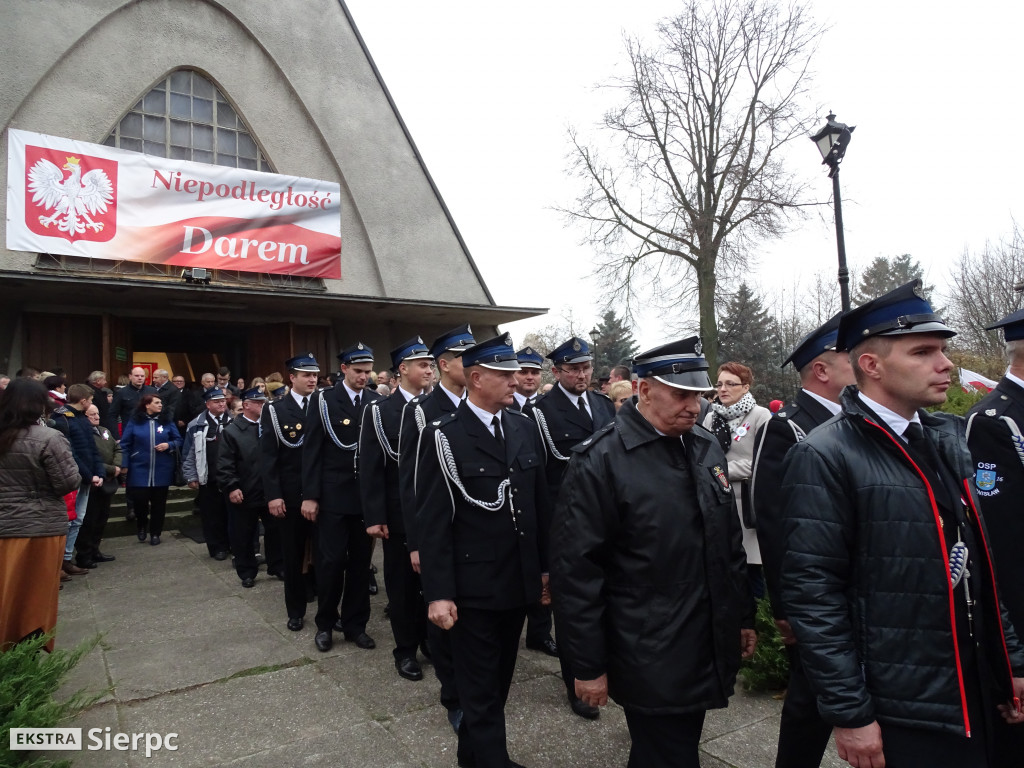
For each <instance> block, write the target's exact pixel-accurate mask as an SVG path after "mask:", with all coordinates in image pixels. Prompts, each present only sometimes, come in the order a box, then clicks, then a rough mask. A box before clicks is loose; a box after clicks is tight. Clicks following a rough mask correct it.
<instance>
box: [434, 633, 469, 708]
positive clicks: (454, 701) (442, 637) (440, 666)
mask: <svg viewBox="0 0 1024 768" xmlns="http://www.w3.org/2000/svg"><path fill="white" fill-rule="evenodd" d="M427 646H428V647H429V648H430V663H431V664H432V665H433V666H434V674H435V675H436V676H437V681H438V682H439V683H440V684H441V703H442V704H443V705H444V708H445V709H447V710H448V711H451V710H453V709H459V708H460V707H461V706H462V704H461V703H460V702H459V686H458V684H457V683H456V682H455V659H453V658H452V633H451V632H448V631H447V630H444V629H441V628H440V627H439V626H437V624H435V623H434V622H432V621H428V622H427Z"/></svg>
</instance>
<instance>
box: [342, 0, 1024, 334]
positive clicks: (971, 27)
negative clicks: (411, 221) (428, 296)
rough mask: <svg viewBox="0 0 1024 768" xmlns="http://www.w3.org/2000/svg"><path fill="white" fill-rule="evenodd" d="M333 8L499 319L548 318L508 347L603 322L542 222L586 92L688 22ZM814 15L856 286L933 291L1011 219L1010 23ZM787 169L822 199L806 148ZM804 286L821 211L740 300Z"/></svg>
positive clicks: (815, 160) (563, 11) (855, 7)
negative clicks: (561, 327)
mask: <svg viewBox="0 0 1024 768" xmlns="http://www.w3.org/2000/svg"><path fill="white" fill-rule="evenodd" d="M347 4H348V6H349V9H350V10H351V12H352V15H353V16H354V18H355V21H356V24H357V26H358V28H359V31H360V32H361V33H362V35H363V37H364V39H365V40H366V43H367V45H368V47H369V49H370V52H371V54H372V55H373V58H374V60H375V62H376V63H377V66H378V68H379V69H380V71H381V74H382V75H383V77H384V80H385V82H386V83H387V85H388V88H389V89H390V91H391V93H392V96H393V97H394V99H395V102H396V104H397V106H398V109H399V112H400V113H401V114H402V117H403V118H404V120H405V121H406V124H407V125H408V127H409V129H410V131H411V133H412V135H413V138H414V140H415V142H416V144H417V146H418V147H419V150H420V152H421V154H422V155H423V158H424V160H425V162H426V164H427V167H428V168H429V170H430V172H431V174H432V175H433V177H434V180H435V181H436V183H437V185H438V188H439V189H440V191H441V194H442V196H443V197H444V199H445V202H446V203H447V204H448V206H449V208H450V210H451V212H452V215H453V217H454V219H455V221H456V223H457V225H458V227H459V229H460V230H461V232H462V234H463V236H464V238H465V240H466V242H467V244H468V246H469V249H470V252H471V253H472V255H473V258H474V260H475V261H476V263H477V264H478V265H479V267H480V269H481V271H482V273H483V275H484V279H485V280H486V281H487V284H488V286H489V288H490V290H491V292H492V294H493V296H494V298H495V300H496V301H497V302H498V303H499V304H503V305H513V306H536V307H550V308H551V310H552V317H547V318H541V319H539V320H528V321H522V322H520V323H515V324H512V325H510V326H509V330H511V331H512V333H513V335H514V336H515V337H516V341H517V342H519V341H520V340H521V339H522V336H523V334H524V333H525V332H526V331H528V330H531V329H533V328H534V327H539V326H543V325H548V324H551V323H552V322H557V321H559V320H560V317H559V316H560V315H561V314H563V313H564V312H565V311H567V310H570V309H571V310H572V312H573V316H574V319H575V320H576V322H577V323H578V324H579V327H580V328H581V329H588V328H590V327H592V325H593V323H594V322H595V321H596V320H597V319H598V318H599V315H600V311H601V310H602V309H603V306H602V305H601V301H600V294H599V291H598V290H597V287H596V284H595V283H594V282H593V280H592V279H590V275H591V273H592V269H593V263H594V259H593V251H592V250H591V248H590V247H589V246H584V245H580V241H581V238H582V236H583V230H581V229H580V228H578V227H576V226H573V225H569V226H567V225H566V223H565V221H564V220H563V218H562V217H561V215H560V214H558V213H557V212H555V211H554V210H552V208H554V207H556V206H567V205H569V204H570V203H571V201H572V199H573V196H574V193H575V191H576V187H575V185H574V182H573V181H572V180H571V179H569V178H568V176H567V174H566V167H567V159H566V157H567V153H568V151H569V145H568V140H567V128H568V127H569V126H576V127H578V128H580V129H582V130H584V131H589V130H591V129H593V127H594V126H595V124H596V123H597V122H598V121H599V120H600V118H601V116H602V114H603V112H604V111H605V109H607V108H608V107H610V106H612V105H613V104H614V101H613V100H612V95H611V94H609V93H608V92H607V91H603V90H601V89H598V88H595V86H597V85H599V84H601V83H603V82H607V81H608V80H609V78H610V77H612V76H614V75H615V74H616V73H618V72H621V71H622V67H623V65H624V63H625V53H624V48H623V43H622V38H623V34H624V33H627V34H631V35H642V36H647V37H648V38H650V36H651V35H652V33H653V30H654V27H655V24H656V23H657V21H658V20H659V19H661V18H664V17H666V16H669V15H672V14H673V13H675V12H676V11H677V10H678V9H679V8H680V7H681V5H682V4H681V3H680V2H678V0H676V1H675V2H673V1H671V0H633V1H632V2H630V3H622V2H621V1H619V0H617V1H616V2H611V1H610V0H555V1H552V0H548V1H547V2H535V1H533V0H528V1H526V2H520V3H518V4H514V5H509V4H505V3H502V4H499V3H482V2H479V0H475V1H474V2H470V1H469V0H443V1H439V2H432V3H424V2H422V0H347ZM811 7H812V9H813V11H814V14H815V18H816V19H817V20H818V21H821V22H823V23H825V24H827V25H829V27H830V29H829V31H828V32H827V33H826V35H825V36H824V38H823V39H822V43H821V46H820V49H819V52H818V54H817V57H816V58H815V60H814V69H815V76H814V81H813V85H812V96H813V103H814V104H816V105H820V113H819V116H820V121H819V122H820V123H824V118H825V116H826V115H827V114H828V110H829V109H830V108H831V109H832V110H834V111H835V113H836V114H837V117H838V119H839V120H840V121H842V122H846V123H848V124H851V125H856V126H857V130H856V132H855V134H854V137H853V140H852V142H851V145H850V148H849V151H848V153H847V156H846V160H845V162H844V163H843V166H842V175H841V181H842V194H843V216H844V220H845V225H846V246H847V253H848V258H849V260H850V263H851V266H852V267H853V268H854V269H856V267H858V266H860V265H866V264H867V263H869V262H870V261H871V259H873V258H874V257H875V256H892V255H898V254H901V253H910V254H911V255H912V256H913V257H914V258H916V259H919V260H920V261H921V263H922V264H923V265H924V266H925V269H926V278H927V279H928V281H929V282H934V283H936V284H937V285H938V286H939V287H940V289H944V288H945V285H946V283H947V281H948V275H949V271H950V267H951V265H952V263H953V261H954V260H955V259H956V258H957V257H958V256H959V255H960V254H961V253H962V252H963V251H964V249H965V248H970V249H972V250H973V249H977V248H980V247H981V246H982V245H983V244H984V242H985V241H986V239H993V240H995V239H998V238H1000V237H1002V236H1004V235H1005V234H1007V233H1008V232H1009V231H1010V229H1011V227H1012V217H1013V216H1014V215H1018V216H1020V215H1022V212H1024V205H1022V192H1021V188H1020V179H1021V178H1022V177H1024V173H1022V172H1024V159H1022V153H1021V152H1019V151H1018V150H1017V147H1016V143H1017V138H1018V137H1017V135H1016V132H1017V131H1018V130H1020V126H1021V125H1022V119H1021V118H1022V117H1024V105H1022V99H1021V97H1020V92H1019V88H1016V87H1015V88H1010V87H1009V86H1010V85H1011V84H1012V83H1013V82H1015V81H1016V77H1017V74H1018V71H1019V70H1020V68H1021V63H1020V42H1019V34H1020V30H1021V29H1022V28H1024V4H1020V3H1012V2H1006V1H1005V0H1004V1H1003V2H981V3H968V4H959V5H957V6H953V5H952V4H927V5H926V4H924V3H918V2H892V0H887V1H886V2H881V0H859V1H858V2H857V3H846V4H837V3H834V2H833V3H826V2H814V3H812V4H811ZM954 9H955V10H954ZM791 155H792V158H793V159H792V162H793V163H794V170H795V171H796V172H799V173H803V174H805V176H806V178H807V179H808V180H810V181H811V182H812V183H814V184H815V185H816V187H820V199H822V200H824V199H827V198H828V196H829V195H830V192H831V189H830V182H829V180H828V178H827V175H826V170H825V168H824V167H823V166H820V165H819V163H820V162H821V158H820V155H819V154H818V152H817V149H816V148H815V147H814V145H813V144H812V143H811V142H810V141H807V142H806V145H805V146H803V147H802V148H801V147H800V146H799V145H797V147H795V148H794V150H793V151H792V152H791ZM818 269H827V270H829V271H830V274H834V272H835V269H836V246H835V231H834V229H833V225H832V219H831V212H830V209H826V211H825V216H817V215H815V216H811V217H810V218H808V219H807V220H805V221H804V222H802V223H800V224H799V226H797V227H796V228H795V230H794V231H793V232H792V233H790V234H788V235H786V236H785V237H784V238H782V239H781V240H778V241H774V242H770V243H765V244H764V246H763V248H760V249H759V254H758V264H757V266H756V270H757V274H756V276H754V279H753V280H752V282H754V283H755V284H757V285H759V286H760V287H762V288H764V289H766V290H768V291H769V292H771V293H773V294H777V293H779V292H780V291H781V290H782V289H783V287H784V286H789V285H792V282H793V281H794V279H795V277H796V275H797V274H799V273H803V274H805V275H807V274H810V273H813V272H814V271H815V270H818ZM805 279H806V278H805ZM790 290H791V289H790ZM665 334H666V331H665V329H664V327H663V326H662V322H661V321H660V320H659V318H656V317H650V316H647V317H644V318H643V319H642V321H641V327H637V328H636V336H637V338H638V339H639V340H640V341H641V343H642V344H643V345H644V346H649V345H653V344H657V343H660V342H662V341H663V340H665V338H664V336H665Z"/></svg>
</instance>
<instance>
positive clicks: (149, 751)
mask: <svg viewBox="0 0 1024 768" xmlns="http://www.w3.org/2000/svg"><path fill="white" fill-rule="evenodd" d="M10 748H11V750H12V751H14V750H35V751H46V752H50V751H55V750H65V751H68V750H77V751H81V750H83V749H84V750H86V751H89V752H99V751H104V752H110V751H117V752H145V753H146V757H152V756H153V754H154V753H155V752H160V751H161V750H167V751H169V752H177V751H178V734H176V733H118V732H114V731H112V730H111V729H110V726H107V727H106V728H90V729H89V730H88V731H87V732H86V733H85V737H84V739H83V736H82V729H81V728H11V734H10Z"/></svg>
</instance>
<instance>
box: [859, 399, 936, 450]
mask: <svg viewBox="0 0 1024 768" xmlns="http://www.w3.org/2000/svg"><path fill="white" fill-rule="evenodd" d="M857 396H858V397H859V398H860V399H861V400H863V401H864V403H865V404H866V405H867V406H868V408H870V409H871V410H872V411H874V412H875V413H876V414H878V418H880V419H881V420H882V421H884V422H885V423H886V424H888V425H889V429H891V430H892V431H893V432H895V433H896V434H897V435H899V436H900V437H902V438H903V441H904V442H910V441H909V440H907V437H906V435H904V434H903V433H904V432H906V431H907V427H908V426H910V424H920V423H921V417H920V416H918V415H917V412H916V411H915V412H914V418H912V419H905V418H903V417H902V416H900V415H899V414H898V413H896V411H892V410H889V409H888V408H886V407H885V406H884V405H882V404H881V403H876V402H875V401H874V400H872V399H871V398H870V397H868V396H867V395H865V394H864V393H863V392H858V393H857Z"/></svg>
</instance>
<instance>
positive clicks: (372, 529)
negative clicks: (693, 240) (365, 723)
mask: <svg viewBox="0 0 1024 768" xmlns="http://www.w3.org/2000/svg"><path fill="white" fill-rule="evenodd" d="M993 327H994V328H995V327H999V328H1002V329H1003V330H1004V334H1005V338H1006V346H1007V353H1008V356H1009V358H1010V367H1009V369H1008V370H1007V373H1006V376H1005V377H1004V378H1003V380H1002V381H1001V382H1000V383H999V386H998V387H997V388H996V390H994V391H993V392H992V393H991V394H990V395H988V396H987V397H986V398H985V399H984V400H982V401H981V402H980V403H979V404H978V405H977V406H975V408H974V409H973V411H972V414H971V416H970V418H969V419H962V418H960V417H956V416H951V415H948V414H943V413H934V412H929V411H927V410H925V409H926V408H928V407H931V406H936V405H939V404H941V403H942V402H944V400H945V393H946V390H947V388H948V387H949V386H950V375H949V374H950V370H951V368H952V363H951V362H950V361H949V359H948V358H947V357H946V355H945V350H946V344H947V339H948V338H949V337H951V336H953V335H954V331H953V330H951V329H950V328H948V327H947V326H946V325H945V324H944V322H943V321H942V320H941V318H939V317H938V316H937V315H936V314H935V313H934V312H933V311H932V308H931V307H930V306H929V305H928V303H927V301H926V300H925V299H924V298H922V295H921V292H920V286H919V284H917V283H911V284H908V285H906V286H902V287H901V288H899V289H897V290H895V291H892V292H890V293H888V294H885V295H884V296H880V297H878V298H876V299H875V300H873V301H870V302H867V303H866V304H863V305H862V306H860V307H857V308H855V309H853V310H851V311H849V312H847V313H845V314H840V315H837V316H836V317H834V318H832V319H831V320H830V321H829V322H828V323H825V324H824V325H823V326H821V327H820V328H818V329H816V330H815V331H814V332H812V333H811V334H809V335H808V336H807V337H806V338H805V339H803V340H802V341H801V342H800V344H798V345H797V347H796V348H795V349H794V350H793V351H792V354H791V355H790V357H789V359H787V360H786V364H791V365H792V366H793V368H794V369H795V370H796V371H797V373H798V375H799V377H800V384H801V389H800V390H799V393H798V395H797V397H796V398H795V400H794V401H792V402H789V403H784V404H778V403H773V408H772V410H771V411H770V410H769V409H767V408H765V407H763V406H761V405H759V404H758V403H756V402H755V400H754V398H753V396H752V395H751V392H750V390H751V385H752V384H753V382H754V375H755V372H754V371H752V370H751V369H750V368H749V367H747V366H746V365H744V364H743V363H741V362H737V361H730V362H726V363H724V364H722V365H720V366H719V367H718V369H717V371H716V372H715V375H716V379H715V382H714V383H712V380H711V378H710V376H709V368H708V364H707V360H706V358H705V357H704V355H703V349H702V346H701V340H700V339H699V337H696V336H694V337H689V338H686V339H681V340H678V341H673V342H670V343H667V344H664V345H661V346H659V347H656V348H654V349H651V350H648V351H646V352H643V353H641V354H639V355H637V356H636V357H635V358H634V359H633V360H632V361H629V365H628V366H627V365H621V366H616V367H615V368H614V369H612V370H611V371H609V372H608V376H607V377H602V379H601V380H600V381H599V382H598V383H596V384H595V383H594V382H593V377H594V369H593V356H592V355H591V353H590V349H589V347H588V345H587V343H586V341H584V340H583V339H581V338H576V337H573V338H570V339H568V340H566V341H565V342H564V343H562V344H561V345H559V346H558V347H557V348H556V349H554V350H552V351H551V352H549V353H548V354H547V355H546V356H543V355H541V354H540V353H538V352H537V351H535V350H534V349H532V348H530V347H526V348H524V349H520V350H518V351H517V350H516V349H515V348H514V347H513V346H512V341H511V338H510V337H509V336H508V335H507V334H503V335H499V336H496V337H493V338H489V339H486V340H482V341H478V340H477V339H476V338H475V337H474V335H473V333H472V331H471V329H470V327H469V326H468V325H463V326H458V327H456V328H453V329H451V330H449V331H447V332H445V333H444V334H441V335H440V336H439V337H438V338H436V339H435V340H434V341H433V342H432V343H431V344H430V345H429V346H428V345H427V344H425V343H424V342H423V340H422V338H420V337H413V338H410V339H408V340H406V341H405V342H403V343H402V344H400V345H398V346H397V347H396V348H395V349H393V350H392V351H391V353H390V355H389V358H390V359H389V360H388V363H389V365H388V366H387V368H386V370H383V371H380V372H375V371H374V368H375V364H376V358H375V355H374V352H373V350H372V349H370V348H369V347H368V346H367V345H365V344H364V343H361V342H357V343H355V344H353V345H351V346H349V347H347V348H346V349H344V350H342V351H341V353H340V354H339V355H338V362H339V366H338V368H339V371H338V372H337V373H332V374H329V375H325V373H324V371H323V370H322V368H321V364H320V362H319V361H318V360H317V359H316V358H315V356H314V355H312V354H308V353H307V354H298V355H295V356H294V357H292V358H291V359H290V360H288V361H286V362H285V363H284V369H285V370H286V374H285V375H284V376H282V375H280V374H271V375H268V376H266V377H265V378H256V379H253V380H252V381H250V382H248V385H247V384H246V381H245V380H243V379H236V380H235V381H234V382H232V380H231V375H230V371H229V370H227V369H226V368H225V369H221V370H219V371H218V372H217V373H216V374H212V373H211V374H205V375H203V376H202V377H201V379H200V382H199V383H198V386H197V387H195V388H193V387H190V386H188V385H186V383H185V380H184V378H183V377H181V376H178V375H175V376H173V377H169V375H168V372H167V371H163V370H158V371H156V372H155V373H154V375H153V380H152V382H151V383H150V384H147V383H146V372H145V371H144V370H143V369H141V368H135V369H133V370H132V371H131V373H130V374H129V376H128V377H127V381H126V382H125V383H124V385H123V386H120V387H118V388H116V389H115V390H114V391H109V390H107V389H106V376H105V374H104V373H103V372H99V371H97V372H95V373H93V374H91V375H90V376H89V377H88V380H87V381H86V382H84V383H75V384H70V385H68V384H67V382H66V381H65V379H64V378H63V377H62V376H60V374H59V372H57V373H51V372H43V373H42V374H38V373H37V372H34V371H32V372H28V374H30V375H26V372H25V371H23V372H20V375H18V376H16V377H15V378H13V379H8V380H7V381H5V379H6V378H7V377H0V388H3V391H2V392H0V600H2V603H0V605H2V609H0V627H2V636H0V643H3V644H7V643H11V642H17V641H18V640H20V639H22V638H24V637H26V636H28V635H30V634H32V633H33V632H49V631H52V630H53V628H54V626H55V623H56V613H57V592H58V588H59V586H58V581H57V580H58V578H71V577H72V576H79V575H84V574H87V573H88V572H89V571H90V570H91V569H92V568H95V567H97V564H99V563H104V562H109V561H111V560H113V557H111V556H108V555H106V554H104V553H103V551H102V550H101V548H100V546H101V541H102V536H103V529H104V526H105V524H106V521H107V518H108V515H109V510H110V498H111V495H112V494H113V493H114V492H116V490H117V488H118V487H119V485H120V484H124V485H125V487H126V494H127V499H128V501H129V503H130V513H129V514H130V515H132V516H133V517H134V519H135V520H136V522H137V529H138V540H139V542H141V543H146V542H148V543H149V545H151V546H156V545H159V544H160V539H161V535H162V533H163V523H164V513H165V505H166V500H167V494H168V488H169V487H170V486H172V485H188V487H189V488H191V489H194V490H195V492H196V504H197V507H198V509H199V513H200V516H201V519H202V524H203V535H204V538H205V540H206V544H207V547H208V550H209V555H210V557H213V558H215V559H217V560H226V559H227V558H228V557H231V558H232V562H233V565H234V568H235V571H236V573H237V575H238V578H239V580H240V585H241V587H242V588H252V587H253V586H254V585H255V582H256V579H257V576H258V573H259V568H260V566H261V564H262V563H265V566H266V571H267V574H268V575H269V576H271V577H276V578H277V579H280V580H281V581H283V598H284V600H283V618H284V620H285V621H286V626H287V628H288V630H291V631H294V632H300V631H302V630H303V629H304V628H305V619H306V611H307V605H308V604H309V602H310V600H311V598H312V599H314V600H315V603H316V611H315V615H314V618H313V622H314V625H315V629H314V632H313V638H312V640H313V644H314V645H315V647H316V649H318V650H319V651H326V650H328V649H330V648H331V647H332V646H333V644H334V642H335V633H339V634H340V635H341V636H342V638H343V639H344V641H346V642H351V643H353V644H354V645H355V646H356V647H358V648H361V649H365V650H370V649H373V648H375V647H376V644H377V642H376V640H374V638H372V637H370V636H369V635H368V634H367V631H366V628H367V622H368V620H369V617H370V602H369V596H370V594H372V593H374V592H375V591H376V590H377V584H376V580H375V578H374V572H375V569H374V567H373V566H372V564H371V560H372V553H373V547H374V545H375V544H376V543H377V542H378V541H379V543H380V546H381V547H382V550H383V552H382V554H383V577H384V588H385V590H386V593H387V598H388V608H387V612H388V618H389V620H390V625H391V630H392V635H393V637H392V640H393V642H392V654H393V658H394V666H395V670H396V674H398V675H399V676H400V677H402V678H404V679H407V680H410V681H417V680H421V679H422V678H423V670H422V667H421V664H420V658H421V656H422V657H426V658H429V659H430V660H431V662H432V666H433V669H434V671H435V674H436V675H437V677H438V679H439V681H440V683H441V692H440V697H441V702H442V703H443V704H444V706H445V708H446V711H447V713H448V721H449V723H450V724H451V726H452V728H453V730H454V732H455V733H456V734H457V739H458V746H457V750H456V755H457V757H456V760H457V763H458V765H460V766H481V768H483V767H487V768H491V767H493V768H498V767H501V768H506V767H507V766H518V765H519V763H518V762H515V761H514V760H512V759H511V758H510V756H509V754H508V750H507V747H506V739H505V705H506V699H507V696H508V691H509V687H510V684H511V681H512V676H513V672H514V670H515V665H516V659H517V654H518V648H519V642H520V638H521V636H522V634H523V630H524V627H525V631H526V638H525V643H526V647H527V648H529V649H532V650H536V651H538V652H541V653H547V654H549V655H552V656H557V657H558V659H559V663H560V667H561V674H562V680H563V681H564V683H565V687H566V698H567V703H568V706H569V707H570V708H571V711H572V712H573V713H575V714H576V715H578V716H580V717H584V718H596V717H598V716H599V713H600V707H601V706H603V705H605V704H606V703H607V702H608V700H609V698H612V699H614V700H615V701H617V702H618V703H619V704H620V705H621V706H622V707H623V709H624V711H625V716H626V723H627V726H628V729H629V733H630V736H631V743H632V746H631V752H630V757H629V766H630V767H631V768H641V767H643V768H649V767H655V768H656V767H658V766H685V767H686V768H696V767H697V766H699V758H698V742H699V739H700V736H701V732H702V729H703V723H704V718H705V713H706V712H707V710H709V709H713V708H720V707H725V706H727V704H728V699H729V697H730V696H731V695H732V692H733V688H734V684H735V680H736V675H737V672H738V670H739V668H740V663H741V659H742V658H747V657H750V656H751V655H752V654H753V652H754V649H755V647H756V643H757V636H756V633H755V631H754V612H755V611H754V608H755V602H754V601H755V597H761V596H762V595H766V596H767V597H768V598H770V601H771V606H772V610H773V612H774V614H775V618H776V624H777V626H778V628H779V631H780V633H781V635H782V638H783V642H784V643H785V648H786V652H787V655H788V657H789V662H790V681H789V688H788V691H787V697H786V701H785V705H784V708H783V714H782V719H781V723H780V732H779V740H778V756H777V762H776V765H777V766H779V767H780V768H802V767H803V766H817V765H819V764H820V762H821V760H822V757H823V755H824V752H825V750H826V749H827V745H828V741H829V738H830V736H832V735H834V736H835V742H836V746H837V749H838V753H839V756H840V757H841V758H842V759H844V760H846V761H847V762H849V763H850V765H852V766H855V768H865V767H870V768H880V767H881V766H890V768H903V767H905V766H923V765H928V766H953V765H956V766H958V767H960V766H978V767H979V768H980V767H981V766H994V767H995V768H1004V767H1005V768H1010V766H1019V765H1021V764H1024V729H1021V728H1019V727H1018V723H1020V722H1021V721H1022V720H1024V715H1022V712H1021V699H1022V698H1024V646H1022V644H1021V642H1020V639H1019V637H1018V635H1017V633H1016V632H1015V630H1014V626H1015V625H1016V626H1024V597H1022V595H1024V566H1022V565H1021V564H1020V563H1021V558H1019V556H1018V553H1017V548H1016V545H1017V543H1018V542H1019V541H1020V537H1021V533H1022V532H1021V524H1020V523H1019V522H1018V520H1019V519H1020V504H1021V501H1020V500H1021V498H1022V497H1021V495H1020V491H1022V490H1024V448H1022V445H1024V437H1022V433H1021V430H1020V428H1019V426H1018V425H1019V424H1020V423H1021V419H1022V417H1024V412H1022V410H1024V311H1022V312H1019V313H1016V314H1015V315H1011V316H1010V317H1008V318H1003V319H1002V320H999V321H998V322H995V324H994V325H993ZM545 357H546V358H547V361H549V363H550V368H549V372H550V376H551V377H552V378H553V379H554V381H553V382H552V383H551V384H549V385H546V386H544V387H542V375H543V372H544V368H545ZM377 367H379V366H377ZM261 529H262V530H263V533H264V535H263V539H264V540H263V553H262V555H261V554H260V541H259V533H260V530H261Z"/></svg>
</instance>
